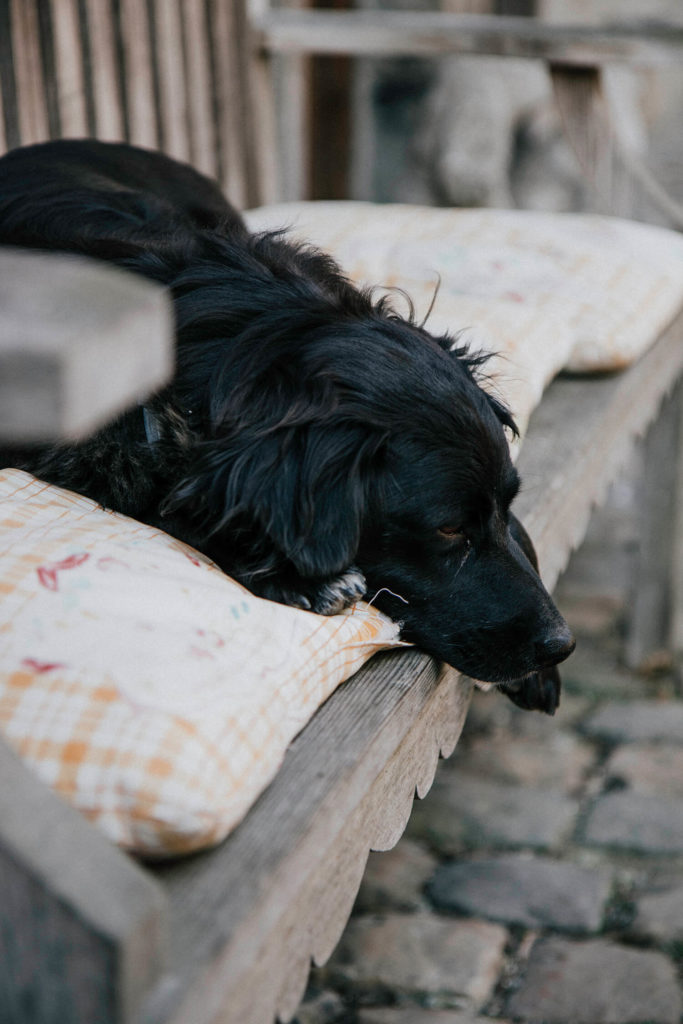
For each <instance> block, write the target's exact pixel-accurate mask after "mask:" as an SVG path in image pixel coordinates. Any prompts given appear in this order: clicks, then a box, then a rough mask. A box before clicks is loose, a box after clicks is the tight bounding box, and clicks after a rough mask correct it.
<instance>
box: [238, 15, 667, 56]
mask: <svg viewBox="0 0 683 1024" xmlns="http://www.w3.org/2000/svg"><path fill="white" fill-rule="evenodd" d="M254 23H255V27H256V28H257V30H258V33H257V39H258V42H259V44H260V45H261V46H262V47H263V48H264V49H266V50H267V51H268V52H270V53H317V54H349V55H356V56H379V55H382V56H389V55H404V56H411V55H414V56H424V55H429V54H431V55H432V56H438V55H439V54H446V53H457V54H488V55H491V56H497V57H526V58H533V59H542V60H547V61H553V62H557V63H559V62H562V61H565V62H569V63H573V64H589V65H592V64H601V63H605V62H609V61H624V60H628V61H632V62H634V63H641V64H659V63H666V62H670V61H678V60H680V51H681V46H683V21H680V20H675V21H674V20H671V21H667V22H664V21H640V22H635V21H631V22H628V23H623V24H610V25H601V26H581V25H553V24H549V23H547V22H542V21H536V20H535V19H533V18H515V17H501V16H492V15H468V14H451V13H449V12H446V11H419V12H417V11H416V12H412V11H390V10H383V11H369V10H366V11H300V10H284V9H281V8H280V9H270V10H268V11H266V12H262V13H260V14H259V13H257V14H256V15H255V18H254Z"/></svg>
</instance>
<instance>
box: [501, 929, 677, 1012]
mask: <svg viewBox="0 0 683 1024" xmlns="http://www.w3.org/2000/svg"><path fill="white" fill-rule="evenodd" d="M681 1009H682V1007H681V996H680V992H679V987H678V982H677V978H676V972H675V970H674V967H673V964H672V963H671V962H670V961H669V960H668V959H667V957H665V956H664V955H663V954H662V953H654V952H650V951H643V950H635V949H629V948H627V947H625V946H618V945H615V944H613V943H611V942H607V941H605V940H603V939H593V940H591V941H588V942H570V941H568V940H566V939H560V938H555V937H553V938H548V939H542V940H541V941H539V942H537V943H536V945H535V946H534V948H533V949H532V952H531V956H530V958H529V963H528V966H527V970H526V973H525V976H524V979H523V981H522V985H521V987H520V988H519V989H518V991H517V992H516V993H515V994H514V995H513V996H512V998H511V999H510V1000H509V1001H508V1004H507V1007H506V1011H507V1013H508V1014H509V1015H510V1016H511V1017H521V1018H522V1019H523V1020H532V1021H537V1020H542V1021H543V1022H544V1024H596V1022H598V1021H599V1022H600V1024H643V1022H644V1021H647V1022H648V1024H678V1022H679V1019H680V1015H681Z"/></svg>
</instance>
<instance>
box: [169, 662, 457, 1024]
mask: <svg viewBox="0 0 683 1024" xmlns="http://www.w3.org/2000/svg"><path fill="white" fill-rule="evenodd" d="M469 692H470V684H469V683H468V682H465V681H464V680H460V679H458V678H457V677H455V676H454V675H453V674H452V673H450V672H449V673H447V675H445V676H444V677H443V678H441V679H439V674H438V672H437V668H436V665H435V664H434V663H433V661H432V660H431V659H429V658H428V657H426V656H425V655H422V654H420V653H418V652H416V651H407V652H399V653H398V654H389V655H384V656H380V657H378V658H375V659H373V661H372V662H371V664H369V665H368V666H366V668H365V669H364V670H362V671H361V672H360V673H358V674H357V675H356V676H355V677H354V678H353V679H352V680H351V681H349V682H348V683H347V684H345V685H344V686H343V687H342V688H340V689H339V690H338V691H337V692H336V693H335V694H333V696H332V697H331V698H330V700H328V701H327V703H326V704H325V705H324V707H323V708H321V709H320V711H319V712H318V714H317V715H316V716H315V717H314V718H313V720H312V721H311V722H310V723H309V725H308V726H307V727H306V730H305V731H304V732H303V733H302V734H300V736H299V737H298V738H297V739H296V740H295V741H294V743H293V744H292V746H291V748H290V750H289V751H288V753H287V756H286V758H285V762H284V764H283V766H282V768H281V769H280V772H279V773H278V776H277V779H276V780H275V782H274V783H273V785H272V786H271V787H269V789H268V790H267V791H266V792H265V793H264V794H263V796H262V798H261V799H260V800H259V801H258V803H257V805H256V806H255V808H254V810H253V812H252V814H250V815H249V817H248V819H247V820H246V821H245V822H244V823H243V825H242V826H241V827H240V828H239V829H238V831H237V832H236V833H235V834H234V835H233V836H232V837H231V838H229V839H228V840H227V842H226V843H224V844H223V846H222V847H220V848H219V849H217V850H216V851H214V852H213V853H212V854H209V855H208V856H205V857H199V858H196V859H195V860H193V861H191V862H190V861H183V862H180V863H178V864H176V865H173V866H171V867H161V868H160V869H159V871H158V875H157V877H158V879H159V880H160V881H162V883H163V884H164V887H165V888H166V891H167V892H168V894H169V899H170V903H171V905H172V907H173V924H172V933H173V936H174V948H173V954H172V956H173V961H174V964H173V969H174V970H175V971H176V972H177V974H178V976H179V979H180V988H181V989H185V988H186V985H187V982H188V981H189V979H190V978H194V979H195V984H196V985H198V986H199V988H200V989H201V991H202V993H203V1002H202V1005H201V1007H199V1006H198V1005H197V1003H196V1000H193V998H192V995H191V994H190V995H189V996H188V998H187V1000H186V1001H185V1002H183V1003H182V1004H181V1005H180V1006H179V1008H178V1010H177V1011H176V1012H175V1013H174V1014H173V1016H172V1019H173V1020H174V1021H178V1022H179V1021H187V1022H188V1024H189V1022H190V1021H191V1022H192V1024H200V1022H201V1021H204V1020H206V1021H210V1020H220V1021H233V1020H234V1021H240V1022H241V1024H250V1022H251V1021H254V1022H256V1021H258V1020H264V1021H265V1020H269V1019H272V1016H273V1013H274V1011H275V1008H276V1004H277V1008H278V1009H279V1010H280V1012H281V1014H282V1016H283V1017H287V1016H290V1015H291V1014H292V1013H293V1011H294V1009H295V1008H296V1005H297V1004H298V1001H299V999H300V996H301V993H302V989H303V986H304V984H305V979H306V975H307V972H308V967H309V965H310V959H311V957H313V958H315V959H316V960H317V961H319V962H322V961H323V960H324V959H325V958H326V957H327V956H328V955H329V953H330V952H331V950H332V949H333V948H334V945H335V943H336V941H337V939H338V937H339V935H340V934H341V931H342V929H343V926H344V924H345V921H346V918H347V916H348V913H349V911H350V908H351V903H352V901H353V898H354V896H355V892H356V891H357V888H358V884H359V883H360V878H361V876H362V871H363V866H364V864H365V860H366V857H367V854H368V851H369V849H370V848H371V847H374V848H382V849H385V848H387V847H388V846H391V845H393V844H394V843H395V842H396V841H397V839H398V837H399V836H400V834H401V832H402V831H403V828H404V827H405V823H406V821H407V818H408V815H409V813H410V807H411V804H412V799H413V795H414V793H415V789H416V787H417V788H418V790H419V792H420V793H422V794H424V792H426V789H427V788H428V786H429V785H430V784H431V780H432V777H433V773H434V770H435V767H436V763H437V759H438V754H439V751H440V749H441V750H442V751H443V752H445V753H450V751H451V750H452V748H453V746H454V745H455V741H456V739H457V736H458V734H459V732H460V729H461V727H462V723H463V721H464V716H465V711H466V708H467V705H468V702H469ZM245 869H246V870H245ZM285 937H286V938H285ZM262 972H263V978H262V980H259V977H260V975H261V973H262ZM266 979H267V985H266V983H265V982H266ZM280 990H281V992H280ZM191 991H192V989H190V993H191ZM226 992H227V993H229V994H228V995H227V996H226ZM261 1004H262V1005H261Z"/></svg>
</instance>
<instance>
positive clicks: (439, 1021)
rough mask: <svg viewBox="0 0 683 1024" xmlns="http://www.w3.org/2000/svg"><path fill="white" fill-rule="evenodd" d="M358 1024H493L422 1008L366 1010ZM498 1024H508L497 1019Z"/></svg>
mask: <svg viewBox="0 0 683 1024" xmlns="http://www.w3.org/2000/svg"><path fill="white" fill-rule="evenodd" d="M358 1024H491V1018H490V1017H478V1016H472V1014H471V1013H461V1012H460V1011H459V1010H425V1009H423V1008H422V1007H421V1006H402V1007H395V1006H383V1007H381V1008H378V1009H374V1010H364V1011H363V1012H362V1013H361V1014H360V1016H359V1017H358ZM496 1024H506V1022H505V1021H504V1020H500V1019H499V1018H496Z"/></svg>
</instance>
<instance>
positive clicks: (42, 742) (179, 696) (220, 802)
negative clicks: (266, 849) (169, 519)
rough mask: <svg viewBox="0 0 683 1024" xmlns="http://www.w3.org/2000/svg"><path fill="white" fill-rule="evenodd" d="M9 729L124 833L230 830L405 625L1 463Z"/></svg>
mask: <svg viewBox="0 0 683 1024" xmlns="http://www.w3.org/2000/svg"><path fill="white" fill-rule="evenodd" d="M0 552H1V557H2V561H1V564H2V575H1V577H0V623H1V625H0V730H1V731H2V733H3V734H4V737H5V738H6V740H7V741H8V742H9V743H10V745H11V746H12V747H13V748H14V749H15V750H16V751H18V753H19V754H20V755H21V756H22V757H23V758H24V759H25V760H26V762H27V763H28V764H30V765H31V767H32V768H34V769H35V771H36V772H37V773H38V775H39V776H40V777H41V778H42V779H43V780H44V781H45V782H47V783H49V784H50V785H51V786H54V788H55V789H56V790H57V791H58V792H59V793H61V795H62V796H64V797H66V799H67V800H69V801H71V802H72V803H73V804H75V806H76V807H78V808H79V809H80V810H81V811H83V813H84V814H85V815H86V816H87V817H88V818H90V819H91V820H92V821H94V822H95V823H96V824H97V825H99V826H100V827H101V828H102V829H103V830H104V831H105V832H106V833H107V835H109V836H110V837H111V839H113V840H114V841H115V842H117V843H120V844H121V845H122V846H124V847H126V848H128V849H131V850H135V851H137V852H139V853H144V854H147V855H153V856H154V855H156V856H158V855H164V854H175V853H180V852H188V851H190V850H194V849H198V848H200V847H203V846H206V845H210V844H212V843H215V842H218V840H220V839H222V838H223V837H224V836H225V835H226V833H227V832H228V831H229V830H230V829H231V828H232V827H233V826H234V825H235V823H236V822H237V821H239V819H240V818H241V817H242V816H243V815H244V813H245V811H246V810H247V809H248V807H249V806H250V804H251V803H252V802H253V801H254V800H255V798H256V797H257V796H258V794H259V793H260V792H261V790H262V789H263V788H264V787H265V786H266V785H267V783H268V782H269V781H270V780H271V779H272V777H273V775H274V774H275V772H276V771H277V769H278V767H279V765H280V763H281V761H282V757H283V755H284V752H285V749H286V747H287V744H288V743H289V741H290V740H291V739H292V738H293V737H294V736H295V735H296V733H297V732H298V731H299V730H300V729H301V728H302V726H303V725H305V723H306V722H307V721H308V719H309V718H310V717H311V715H312V714H313V712H314V711H315V709H316V708H317V707H318V706H319V705H320V704H321V703H322V702H323V701H324V700H325V698H326V697H327V696H328V695H329V694H330V693H331V692H332V690H333V689H334V688H335V687H336V686H337V685H338V684H339V683H340V682H341V681H342V680H344V679H346V678H348V676H350V675H351V674H352V673H353V672H355V671H356V669H357V668H359V667H360V666H361V665H362V664H363V662H364V661H365V660H366V659H367V658H369V657H370V655H371V654H373V653H374V652H375V651H377V650H379V649H380V648H383V647H390V646H393V645H394V644H398V643H399V641H398V627H397V626H395V625H394V623H392V622H390V621H389V620H388V619H386V618H385V617H384V616H382V615H381V614H380V613H379V612H377V611H376V610H375V609H374V608H371V607H370V606H369V605H366V604H359V605H357V606H356V607H355V608H354V609H353V610H350V611H347V612H346V613H344V614H342V615H334V616H331V617H325V616H322V615H314V614H312V613H310V612H303V611H299V610H298V609H296V608H288V607H285V606H284V605H280V604H274V603H273V602H270V601H263V600H260V599H259V598H256V597H254V596H253V595H252V594H250V593H249V592H248V591H247V590H245V589H244V588H243V587H241V586H240V585H239V584H238V583H235V582H234V581H233V580H232V579H230V578H229V577H228V576H226V575H224V573H222V572H221V571H220V570H219V569H218V568H216V566H214V565H213V564H212V563H211V562H210V561H209V560H208V559H206V558H205V557H204V556H203V555H200V554H198V553H197V552H196V551H194V550H193V549H192V548H189V547H187V546H186V545H184V544H181V543H180V542H179V541H177V540H175V539H173V538H172V537H169V536H167V535H166V534H163V533H161V532H159V531H158V530H154V529H152V528H151V527H149V526H143V525H141V524H140V523H137V522H135V521H134V520H132V519H128V518H127V517H125V516H121V515H117V514H116V513H113V512H107V511H105V510H103V509H102V508H100V507H99V506H98V505H97V504H96V503H95V502H93V501H90V500H89V499H88V498H83V497H81V496H80V495H77V494H72V493H71V492H70V491H65V490H61V489H60V488H57V487H51V486H47V485H46V484H44V483H42V482H41V481H38V480H36V479H35V478H34V477H32V476H30V475H29V474H27V473H23V472H21V471H19V470H16V469H15V470H5V471H3V472H0Z"/></svg>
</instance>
